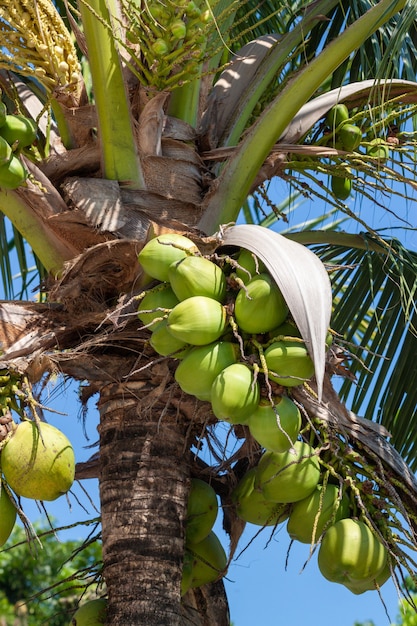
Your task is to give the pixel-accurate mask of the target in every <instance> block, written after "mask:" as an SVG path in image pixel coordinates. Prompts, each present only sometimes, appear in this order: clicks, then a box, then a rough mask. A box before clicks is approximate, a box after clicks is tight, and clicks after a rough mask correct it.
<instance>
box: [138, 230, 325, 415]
mask: <svg viewBox="0 0 417 626" xmlns="http://www.w3.org/2000/svg"><path fill="white" fill-rule="evenodd" d="M139 262H140V263H141V265H142V268H143V269H144V271H145V272H146V273H147V274H148V275H149V276H150V277H152V278H154V279H157V280H158V281H160V283H159V284H158V285H157V286H156V287H153V288H151V289H149V290H147V291H144V292H143V294H142V295H141V299H140V304H139V307H138V317H139V319H140V320H141V322H142V323H143V325H144V326H145V327H147V328H148V329H149V330H150V331H151V337H150V339H149V343H150V345H151V346H152V347H153V349H154V350H155V351H156V352H157V353H158V354H160V355H163V356H171V357H173V358H175V359H177V360H178V361H179V363H178V366H177V369H176V371H175V379H176V381H177V382H178V384H179V386H180V387H181V389H182V390H183V391H184V392H186V393H188V394H190V395H193V396H195V397H196V398H198V399H199V400H203V401H208V402H210V403H211V406H212V410H213V413H214V415H215V416H216V417H217V418H218V419H219V420H225V421H227V422H230V423H233V424H246V423H247V422H248V420H249V418H250V417H251V416H252V414H254V413H255V412H256V411H257V410H258V408H259V407H262V406H263V405H264V404H265V402H264V401H263V398H264V396H267V398H268V401H267V405H268V404H269V407H270V410H271V411H273V412H274V414H275V412H276V411H275V409H274V407H275V406H276V404H278V403H280V402H281V395H282V394H281V395H280V394H278V393H277V394H275V393H274V392H275V391H277V390H279V389H282V388H289V387H293V386H295V385H301V384H303V383H304V382H305V381H308V380H309V379H310V378H311V376H312V375H313V373H314V365H313V362H312V360H311V358H310V355H309V353H308V350H307V348H306V345H305V344H304V342H303V340H302V339H301V337H300V333H299V331H298V329H297V327H296V326H295V324H294V323H293V322H292V321H291V320H290V318H289V311H288V306H287V304H286V302H285V300H284V298H283V296H282V294H281V291H280V290H279V288H278V286H277V285H276V283H275V282H274V281H273V279H272V278H271V276H270V275H269V273H268V272H267V270H266V268H265V267H264V266H263V265H262V263H260V262H259V261H258V259H256V258H255V257H254V256H253V255H252V254H251V253H250V252H248V251H247V250H241V251H239V252H238V253H237V254H236V255H235V256H234V257H233V256H232V257H230V256H215V258H214V259H209V258H206V257H204V256H203V255H202V254H200V252H199V250H198V248H197V246H196V245H195V244H194V243H193V242H192V241H191V240H190V239H188V238H187V237H184V236H182V235H178V234H164V235H161V236H158V237H157V238H155V239H152V240H151V241H150V242H148V243H147V244H146V245H145V246H144V248H143V249H142V251H141V252H140V254H139ZM275 395H276V397H275Z"/></svg>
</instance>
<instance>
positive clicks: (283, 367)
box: [265, 340, 314, 387]
mask: <svg viewBox="0 0 417 626" xmlns="http://www.w3.org/2000/svg"><path fill="white" fill-rule="evenodd" d="M265 360H266V364H267V366H268V370H269V371H268V378H270V380H273V381H275V382H276V383H278V384H279V385H282V386H283V387H295V386H297V385H302V384H303V382H304V381H306V380H309V379H310V378H311V377H312V376H313V374H314V363H313V361H312V360H311V358H310V356H309V354H308V352H307V349H306V347H305V344H304V343H302V342H301V341H289V340H288V341H287V340H283V341H275V342H274V343H272V344H271V345H270V346H269V347H268V348H267V349H266V350H265Z"/></svg>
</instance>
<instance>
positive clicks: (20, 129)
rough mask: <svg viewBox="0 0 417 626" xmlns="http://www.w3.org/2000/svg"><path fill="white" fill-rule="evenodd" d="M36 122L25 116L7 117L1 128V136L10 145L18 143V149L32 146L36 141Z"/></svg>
mask: <svg viewBox="0 0 417 626" xmlns="http://www.w3.org/2000/svg"><path fill="white" fill-rule="evenodd" d="M36 133H37V126H36V124H35V122H34V121H33V120H31V119H29V118H28V117H25V116H24V115H6V119H5V121H4V124H2V125H1V126H0V135H1V136H2V137H3V138H4V139H5V140H6V141H7V142H8V143H9V144H10V145H13V144H14V143H15V142H18V148H25V147H26V146H30V145H31V144H32V143H33V142H34V141H35V139H36Z"/></svg>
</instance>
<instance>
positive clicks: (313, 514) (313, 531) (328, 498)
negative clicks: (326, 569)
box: [287, 484, 349, 543]
mask: <svg viewBox="0 0 417 626" xmlns="http://www.w3.org/2000/svg"><path fill="white" fill-rule="evenodd" d="M348 515H349V501H348V499H347V497H346V495H344V496H343V497H342V498H341V497H340V495H339V487H338V486H337V485H331V484H328V485H326V487H325V489H324V488H323V486H322V485H318V486H317V488H316V489H315V490H314V491H313V493H311V494H310V495H309V496H307V498H304V499H303V500H300V501H299V502H296V503H295V504H294V505H293V508H292V511H291V515H290V518H289V520H288V524H287V531H288V534H289V535H290V537H291V539H296V540H297V541H300V542H301V543H312V542H316V541H317V540H318V539H319V538H320V536H321V534H322V533H323V531H324V530H325V529H327V527H328V526H329V524H331V523H334V522H337V521H338V520H339V519H343V518H345V517H348Z"/></svg>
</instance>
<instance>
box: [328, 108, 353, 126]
mask: <svg viewBox="0 0 417 626" xmlns="http://www.w3.org/2000/svg"><path fill="white" fill-rule="evenodd" d="M348 119H349V109H348V108H347V106H346V104H343V103H339V104H335V105H334V106H333V107H332V108H331V109H330V111H329V112H328V113H327V115H326V123H327V125H328V126H329V128H331V129H332V130H333V129H335V128H337V127H338V126H339V125H340V124H342V122H346V121H347V120H348Z"/></svg>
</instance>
